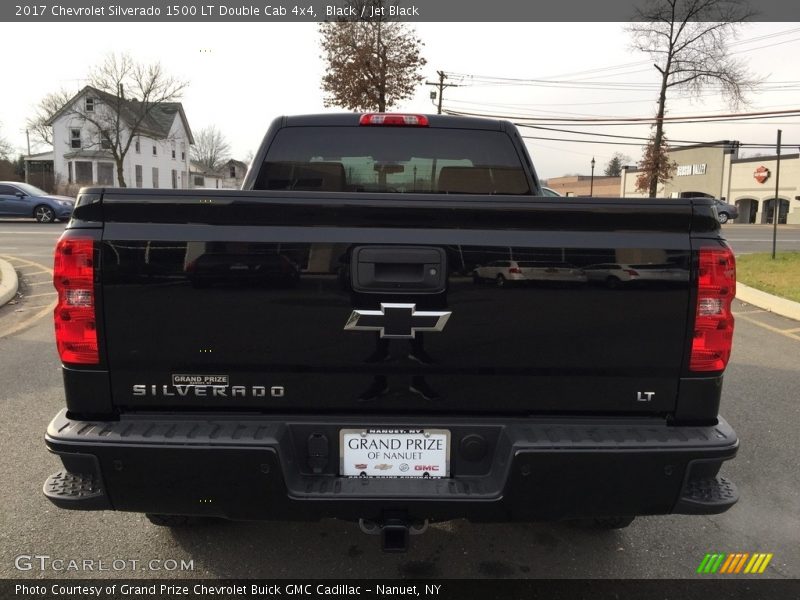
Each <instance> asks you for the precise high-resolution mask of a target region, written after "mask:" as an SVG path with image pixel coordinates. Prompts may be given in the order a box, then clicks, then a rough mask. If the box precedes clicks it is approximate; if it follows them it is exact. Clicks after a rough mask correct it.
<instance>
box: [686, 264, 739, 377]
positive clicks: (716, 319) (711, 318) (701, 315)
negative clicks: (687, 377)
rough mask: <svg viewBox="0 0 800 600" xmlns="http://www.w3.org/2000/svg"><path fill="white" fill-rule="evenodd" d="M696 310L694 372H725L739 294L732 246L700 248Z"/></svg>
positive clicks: (693, 340) (690, 360)
mask: <svg viewBox="0 0 800 600" xmlns="http://www.w3.org/2000/svg"><path fill="white" fill-rule="evenodd" d="M697 282H698V283H697V309H696V310H697V312H696V316H695V322H694V337H693V338H692V355H691V357H690V359H689V369H690V370H691V371H722V370H723V369H724V368H725V366H726V365H727V364H728V359H729V358H730V356H731V346H732V344H733V313H732V312H731V303H732V302H733V299H734V297H735V296H736V261H735V259H734V257H733V252H732V251H731V250H730V248H700V261H699V271H698V276H697Z"/></svg>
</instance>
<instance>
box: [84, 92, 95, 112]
mask: <svg viewBox="0 0 800 600" xmlns="http://www.w3.org/2000/svg"><path fill="white" fill-rule="evenodd" d="M84 108H85V109H86V112H94V98H91V97H89V96H87V97H86V101H85V104H84Z"/></svg>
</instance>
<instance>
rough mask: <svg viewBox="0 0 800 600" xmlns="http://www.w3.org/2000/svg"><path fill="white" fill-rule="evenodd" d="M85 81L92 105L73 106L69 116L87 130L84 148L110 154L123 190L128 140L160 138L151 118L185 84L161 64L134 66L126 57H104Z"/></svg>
mask: <svg viewBox="0 0 800 600" xmlns="http://www.w3.org/2000/svg"><path fill="white" fill-rule="evenodd" d="M89 82H90V86H91V88H92V89H91V90H89V92H88V94H90V95H93V96H92V99H93V102H92V103H91V105H88V104H87V103H85V102H80V101H78V102H73V103H72V104H71V105H70V109H69V113H70V114H71V115H72V116H73V117H75V118H77V119H78V120H79V121H81V122H83V123H84V124H88V125H89V127H88V136H87V138H86V140H84V141H83V146H84V147H86V148H95V149H97V150H104V151H106V152H109V153H110V154H111V156H112V157H113V159H114V163H115V164H116V167H117V184H118V185H119V186H120V187H127V186H126V183H125V175H124V171H123V164H124V161H125V156H126V155H127V154H128V151H129V150H130V148H131V145H132V144H133V141H134V140H135V139H136V138H137V137H138V136H140V135H150V136H152V135H153V134H160V133H162V132H157V131H154V127H156V125H155V124H154V121H155V120H156V119H155V117H156V116H157V115H158V113H161V112H162V111H163V109H165V108H167V106H168V105H169V104H170V103H173V102H176V101H177V100H179V99H180V97H181V95H182V94H183V91H184V89H186V86H187V85H188V83H187V82H185V81H182V80H180V79H176V78H175V77H172V76H170V75H167V74H166V73H165V72H164V70H163V68H162V67H161V64H160V63H152V64H142V63H138V62H136V61H134V59H133V58H132V57H131V56H130V55H128V54H119V55H118V54H109V55H108V56H107V57H106V59H105V61H104V62H103V63H102V64H101V65H99V66H98V67H96V68H95V69H94V70H93V71H92V72H91V74H90V77H89ZM162 139H167V138H162Z"/></svg>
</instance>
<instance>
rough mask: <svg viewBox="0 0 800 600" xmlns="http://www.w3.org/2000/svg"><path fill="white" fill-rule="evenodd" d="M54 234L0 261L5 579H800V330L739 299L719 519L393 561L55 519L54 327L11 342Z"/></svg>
mask: <svg viewBox="0 0 800 600" xmlns="http://www.w3.org/2000/svg"><path fill="white" fill-rule="evenodd" d="M739 227H747V226H730V227H726V232H728V231H734V228H736V229H737V230H738V228H739ZM18 228H29V229H30V233H31V234H32V235H24V234H8V233H4V232H6V231H8V230H16V229H18ZM58 228H59V227H58V226H44V228H43V227H42V226H35V225H32V224H31V225H28V224H23V223H8V222H6V223H2V222H0V254H2V255H6V256H8V255H11V256H15V257H17V258H18V259H22V260H19V261H17V262H16V263H15V264H17V265H18V267H17V268H18V270H19V271H20V272H21V273H22V275H23V285H22V292H23V296H24V299H23V300H22V301H21V302H20V303H19V304H17V305H12V306H7V307H4V308H2V309H0V382H2V386H0V402H2V406H3V409H4V415H5V419H4V423H5V427H4V428H3V435H4V440H3V452H2V455H0V479H1V480H2V481H3V486H2V488H1V489H2V491H1V492H0V494H1V495H0V502H2V506H3V511H2V522H1V524H0V540H2V544H0V576H2V577H25V578H30V577H56V576H68V577H83V576H130V577H149V576H156V577H159V576H164V575H168V576H177V577H197V576H215V577H267V578H276V577H359V578H361V577H387V578H392V577H437V578H448V577H451V578H463V577H604V578H627V577H636V578H648V577H665V578H673V577H693V576H694V572H695V569H696V568H697V565H698V564H699V562H700V560H701V559H702V557H703V556H704V555H705V553H707V552H738V551H744V552H772V553H774V555H775V557H774V559H773V561H772V563H771V565H770V567H769V569H768V570H767V572H766V573H765V575H764V577H776V578H788V577H800V546H798V543H797V541H798V532H800V494H798V482H797V465H798V464H800V447H799V446H798V444H797V443H796V440H797V437H798V433H797V429H798V425H800V402H798V400H800V398H799V397H798V396H799V394H798V389H800V385H798V372H799V371H800V358H798V357H800V323H798V322H794V321H790V320H787V319H783V318H781V317H776V316H774V315H771V314H769V313H765V312H763V311H760V310H759V309H757V308H754V307H751V306H747V305H744V304H742V303H741V302H737V303H736V306H735V311H736V313H737V315H738V320H737V328H736V340H735V345H734V353H733V358H732V361H731V364H730V367H729V370H728V373H727V375H726V378H725V390H724V397H723V406H722V412H723V414H724V415H725V417H726V418H727V419H728V420H729V421H730V422H731V424H732V425H733V426H734V427H735V428H736V430H737V432H738V434H739V436H740V438H741V450H740V452H739V456H738V458H737V459H736V460H735V461H733V462H732V463H728V464H727V465H726V466H725V468H724V472H725V474H727V475H728V476H730V477H731V478H732V479H733V480H734V481H735V482H736V483H737V485H738V486H739V489H740V492H741V496H742V499H741V501H740V502H739V503H738V504H737V505H736V506H735V507H734V508H733V509H731V510H730V511H729V512H727V513H725V514H722V515H718V516H712V517H687V516H668V517H648V518H640V519H637V521H636V522H634V524H633V525H632V526H631V527H629V528H628V529H626V530H622V531H619V532H611V533H607V532H606V533H601V532H596V531H587V530H584V529H581V528H578V527H574V526H570V525H563V524H514V525H476V524H470V523H467V522H464V521H454V522H449V523H444V524H441V525H437V526H434V527H432V528H431V530H429V531H428V533H426V534H425V535H422V536H418V537H416V538H414V539H413V540H412V547H411V549H410V551H409V552H408V553H407V554H404V555H388V554H382V553H381V552H380V551H379V550H378V542H377V540H376V539H375V538H374V537H367V536H365V535H364V534H362V533H360V532H359V531H358V529H357V528H356V527H355V526H354V525H352V524H348V523H340V522H337V521H325V522H322V523H217V524H209V525H203V526H199V527H196V528H189V529H184V530H176V531H169V530H165V529H161V528H156V527H153V526H151V525H150V524H149V523H148V522H147V521H146V520H145V519H144V518H143V517H142V516H141V515H135V514H121V513H113V512H103V513H79V512H66V511H61V510H58V509H56V508H55V507H53V506H52V505H51V504H50V503H49V502H47V501H46V500H45V499H44V497H43V496H42V494H41V486H42V483H43V482H44V480H45V478H46V477H47V476H48V475H49V474H50V473H51V472H54V471H56V470H57V469H58V468H59V463H58V461H57V460H56V459H55V458H54V457H52V456H49V455H48V454H47V453H46V451H45V448H44V444H43V442H42V435H43V432H44V429H45V427H46V425H47V423H48V422H49V420H50V419H51V418H52V416H53V415H54V414H55V413H56V411H58V410H59V409H60V408H61V406H62V387H61V376H60V371H59V364H58V358H57V355H56V352H55V348H54V344H53V336H52V323H51V321H50V319H49V317H48V316H44V317H41V318H38V320H36V319H34V320H32V321H31V322H29V323H26V324H25V325H24V326H22V327H17V329H16V330H15V331H14V332H13V333H8V332H9V331H10V329H9V326H10V325H13V323H17V324H18V323H19V315H20V314H21V313H15V312H14V311H15V310H18V309H20V308H22V309H23V313H25V312H27V313H28V315H29V316H30V315H34V314H35V311H41V310H44V309H46V308H47V302H48V299H47V297H46V296H38V298H37V297H35V296H36V294H34V293H31V292H32V291H33V290H34V289H35V290H37V293H46V292H48V291H51V290H50V289H49V287H48V285H47V284H44V283H42V284H38V283H37V282H38V281H40V280H46V279H47V277H48V274H47V273H41V272H34V271H41V270H46V269H48V268H50V258H49V256H50V249H51V248H52V244H53V243H54V242H55V239H56V237H57V235H58ZM26 231H27V229H26ZM743 231H744V230H743ZM798 231H800V229H799V230H798ZM748 235H754V234H748ZM14 236H17V237H14ZM742 237H744V236H742ZM798 237H800V233H798ZM746 239H751V238H746ZM740 243H751V242H740ZM761 243H764V242H763V240H761ZM12 246H13V247H14V249H12V248H11V247H12ZM734 247H735V248H736V247H737V242H735V241H734ZM23 261H27V262H23ZM41 307H44V309H43V308H41ZM4 332H5V333H4ZM19 555H47V556H50V557H52V558H61V559H67V560H69V559H79V560H83V559H88V560H94V561H98V560H103V561H105V563H106V564H111V561H113V560H114V559H122V560H124V561H131V560H137V561H140V562H139V563H138V564H137V568H136V569H132V568H130V563H129V564H128V567H126V568H125V569H123V570H122V571H120V572H114V571H106V572H102V573H97V572H94V573H91V572H90V573H84V572H56V571H52V570H46V571H44V572H42V571H40V570H39V569H38V568H34V569H32V570H30V571H20V570H17V569H16V568H15V557H17V556H19ZM154 559H155V560H161V561H163V560H165V559H173V560H177V561H178V562H180V560H181V559H184V560H193V561H194V563H193V564H194V570H192V571H184V572H180V571H177V572H175V571H166V570H164V569H163V568H162V569H161V570H155V571H148V570H142V568H141V567H142V566H143V563H147V562H148V561H151V560H154ZM163 564H164V563H163V562H162V563H154V568H155V567H157V566H158V565H163Z"/></svg>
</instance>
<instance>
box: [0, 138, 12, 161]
mask: <svg viewBox="0 0 800 600" xmlns="http://www.w3.org/2000/svg"><path fill="white" fill-rule="evenodd" d="M13 151H14V149H13V148H12V146H11V142H9V141H8V140H7V139H6V138H4V137H3V136H2V135H0V159H2V160H7V159H8V157H9V156H10V155H11V153H12V152H13Z"/></svg>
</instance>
